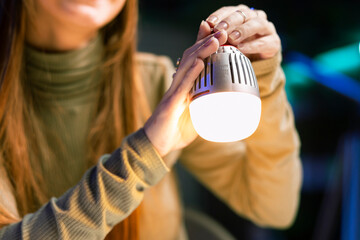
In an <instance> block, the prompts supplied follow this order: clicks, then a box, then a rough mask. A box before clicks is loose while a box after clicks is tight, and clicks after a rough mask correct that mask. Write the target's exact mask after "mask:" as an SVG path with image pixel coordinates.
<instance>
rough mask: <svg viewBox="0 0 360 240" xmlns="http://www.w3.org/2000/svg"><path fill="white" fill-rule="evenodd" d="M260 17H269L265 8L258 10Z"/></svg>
mask: <svg viewBox="0 0 360 240" xmlns="http://www.w3.org/2000/svg"><path fill="white" fill-rule="evenodd" d="M256 11H257V14H258V16H259V17H261V18H264V19H267V14H266V12H264V11H263V10H256Z"/></svg>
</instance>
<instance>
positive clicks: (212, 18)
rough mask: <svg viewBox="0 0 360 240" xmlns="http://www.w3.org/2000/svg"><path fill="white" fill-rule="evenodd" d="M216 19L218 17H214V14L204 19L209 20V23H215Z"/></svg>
mask: <svg viewBox="0 0 360 240" xmlns="http://www.w3.org/2000/svg"><path fill="white" fill-rule="evenodd" d="M217 19H218V18H217V17H215V16H210V17H208V18H207V19H206V21H207V22H210V23H212V24H215V22H216V20H217Z"/></svg>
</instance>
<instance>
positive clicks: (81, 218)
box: [0, 129, 169, 240]
mask: <svg viewBox="0 0 360 240" xmlns="http://www.w3.org/2000/svg"><path fill="white" fill-rule="evenodd" d="M168 171H169V169H168V168H167V167H166V165H165V164H164V162H163V161H162V159H161V157H160V156H159V155H158V153H157V152H156V150H155V149H154V148H153V147H152V145H151V143H150V141H149V140H148V139H147V137H146V135H145V132H144V131H143V129H140V130H138V131H137V132H135V133H134V134H132V135H130V136H128V137H127V138H125V139H124V141H123V143H122V145H121V147H120V148H119V149H117V150H116V151H115V152H114V153H113V154H112V155H105V156H103V157H101V159H100V161H99V163H98V164H97V165H96V166H95V167H93V168H91V169H89V170H88V171H87V172H86V173H85V175H84V176H83V178H82V179H81V181H80V182H79V183H78V184H77V185H76V186H74V187H73V188H72V189H70V190H69V191H67V192H66V193H65V194H64V195H62V196H61V197H59V198H58V199H56V198H52V199H51V200H50V201H49V202H48V203H47V204H45V205H44V206H42V207H41V208H40V209H39V210H38V211H37V212H35V213H31V214H27V215H26V216H25V217H24V218H23V219H22V220H21V221H20V222H18V223H14V224H11V225H8V226H6V227H3V228H2V229H0V239H24V240H28V239H86V240H89V239H104V238H105V236H106V234H107V233H108V232H109V231H110V230H111V228H112V227H113V226H114V225H115V224H117V223H118V222H120V221H122V220H123V219H125V218H126V217H127V216H128V215H130V213H131V212H132V211H133V210H134V209H135V208H136V207H137V206H138V205H139V204H140V202H141V200H142V199H143V196H144V190H145V189H146V188H148V187H149V186H152V185H154V184H156V183H157V182H158V181H160V180H161V179H162V177H163V176H164V175H165V174H166V173H167V172H168Z"/></svg>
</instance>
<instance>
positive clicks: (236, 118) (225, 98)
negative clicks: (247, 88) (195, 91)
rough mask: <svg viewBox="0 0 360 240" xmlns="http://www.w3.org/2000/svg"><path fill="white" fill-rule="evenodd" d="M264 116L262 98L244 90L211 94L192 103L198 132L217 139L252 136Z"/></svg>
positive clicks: (230, 139) (193, 119)
mask: <svg viewBox="0 0 360 240" xmlns="http://www.w3.org/2000/svg"><path fill="white" fill-rule="evenodd" d="M260 115H261V101H260V98H259V97H257V96H255V95H252V94H248V93H243V92H219V93H213V94H208V95H205V96H202V97H199V98H196V99H195V100H194V101H192V102H191V103H190V116H191V120H192V123H193V125H194V128H195V130H196V132H197V133H198V134H199V135H200V136H201V137H202V138H204V139H206V140H209V141H214V142H232V141H238V140H242V139H244V138H247V137H249V136H250V135H251V134H253V133H254V132H255V130H256V128H257V126H258V125H259V121H260Z"/></svg>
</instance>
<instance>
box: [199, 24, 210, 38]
mask: <svg viewBox="0 0 360 240" xmlns="http://www.w3.org/2000/svg"><path fill="white" fill-rule="evenodd" d="M210 34H211V28H210V26H209V24H208V23H207V22H205V21H201V24H200V27H199V32H198V35H197V38H196V41H199V40H201V39H203V38H204V37H206V36H208V35H210Z"/></svg>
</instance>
